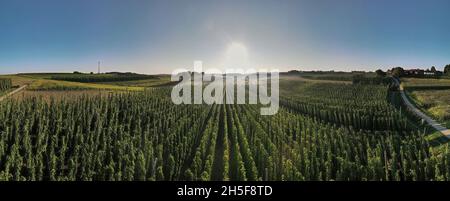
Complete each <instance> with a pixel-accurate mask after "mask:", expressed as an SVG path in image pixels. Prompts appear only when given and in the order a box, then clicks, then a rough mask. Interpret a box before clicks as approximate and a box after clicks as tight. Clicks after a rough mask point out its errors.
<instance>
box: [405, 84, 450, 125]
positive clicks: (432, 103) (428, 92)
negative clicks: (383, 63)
mask: <svg viewBox="0 0 450 201" xmlns="http://www.w3.org/2000/svg"><path fill="white" fill-rule="evenodd" d="M402 84H403V86H404V88H405V89H406V90H407V92H408V95H409V97H410V98H411V99H412V101H413V102H414V103H415V104H416V105H417V106H418V107H419V108H420V109H422V110H423V111H424V112H426V113H427V114H429V115H431V116H432V117H434V118H436V120H438V121H440V122H442V123H443V125H444V126H447V127H450V79H421V78H406V79H402Z"/></svg>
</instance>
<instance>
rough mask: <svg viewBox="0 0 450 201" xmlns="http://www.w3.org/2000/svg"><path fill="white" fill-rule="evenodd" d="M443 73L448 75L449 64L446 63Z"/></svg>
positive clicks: (449, 71) (449, 72)
mask: <svg viewBox="0 0 450 201" xmlns="http://www.w3.org/2000/svg"><path fill="white" fill-rule="evenodd" d="M444 74H446V75H450V64H447V65H446V66H445V67H444Z"/></svg>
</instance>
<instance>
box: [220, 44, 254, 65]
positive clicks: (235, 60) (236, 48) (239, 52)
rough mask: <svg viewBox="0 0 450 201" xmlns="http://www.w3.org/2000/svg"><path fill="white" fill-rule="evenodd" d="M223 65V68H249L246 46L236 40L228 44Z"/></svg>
mask: <svg viewBox="0 0 450 201" xmlns="http://www.w3.org/2000/svg"><path fill="white" fill-rule="evenodd" d="M223 65H224V67H225V68H250V67H251V66H250V61H249V55H248V50H247V47H245V45H244V44H242V43H238V42H232V43H231V44H229V45H228V47H227V48H226V51H225V55H224V62H223Z"/></svg>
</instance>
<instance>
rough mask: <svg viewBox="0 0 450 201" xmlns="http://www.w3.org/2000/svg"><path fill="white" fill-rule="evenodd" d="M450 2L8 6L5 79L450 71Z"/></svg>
mask: <svg viewBox="0 0 450 201" xmlns="http://www.w3.org/2000/svg"><path fill="white" fill-rule="evenodd" d="M449 9H450V1H449V0H340V1H337V0H304V1H302V0H278V1H275V0H273V1H267V0H253V1H250V0H239V1H231V0H227V1H218V0H204V1H203V0H172V1H171V0H165V1H150V0H126V1H125V0H38V1H37V0H0V73H15V72H51V71H68V72H71V71H74V70H79V71H88V72H89V71H96V65H97V61H98V60H101V61H102V62H103V66H104V67H103V68H104V70H105V71H136V72H142V73H170V72H172V70H174V69H176V68H181V67H191V66H192V63H193V61H194V60H202V61H203V62H204V65H205V66H206V67H220V68H224V67H228V66H226V65H229V64H233V62H234V63H236V62H237V63H239V62H244V63H246V64H248V65H249V66H251V67H265V68H268V67H276V68H279V69H280V70H289V69H300V70H312V69H321V70H329V69H334V70H345V71H350V70H376V69H377V68H383V69H386V68H388V67H393V66H404V67H430V66H432V65H435V66H436V67H437V68H438V69H442V67H443V65H445V64H448V63H450V12H449Z"/></svg>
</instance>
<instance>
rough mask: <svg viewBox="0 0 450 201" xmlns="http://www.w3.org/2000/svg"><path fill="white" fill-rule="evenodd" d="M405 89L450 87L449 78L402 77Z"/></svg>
mask: <svg viewBox="0 0 450 201" xmlns="http://www.w3.org/2000/svg"><path fill="white" fill-rule="evenodd" d="M401 80H402V85H403V87H405V88H406V89H450V79H425V78H402V79H401Z"/></svg>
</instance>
